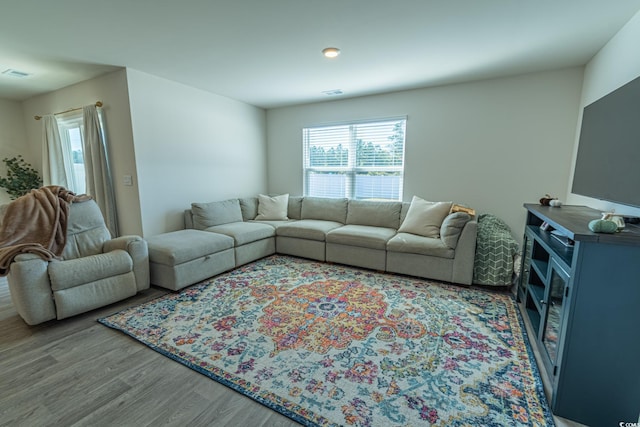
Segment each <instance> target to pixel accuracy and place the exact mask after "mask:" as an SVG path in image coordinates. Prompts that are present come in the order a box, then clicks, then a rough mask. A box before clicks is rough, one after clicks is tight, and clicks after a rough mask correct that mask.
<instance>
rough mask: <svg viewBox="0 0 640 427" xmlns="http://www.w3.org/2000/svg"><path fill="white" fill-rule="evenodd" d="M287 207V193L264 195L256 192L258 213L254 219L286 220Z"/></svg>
mask: <svg viewBox="0 0 640 427" xmlns="http://www.w3.org/2000/svg"><path fill="white" fill-rule="evenodd" d="M288 207H289V194H282V195H280V196H274V197H270V196H265V195H264V194H258V215H257V216H256V220H263V221H286V220H288V219H289V217H287V209H288Z"/></svg>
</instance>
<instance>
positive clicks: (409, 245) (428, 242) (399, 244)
mask: <svg viewBox="0 0 640 427" xmlns="http://www.w3.org/2000/svg"><path fill="white" fill-rule="evenodd" d="M387 251H389V252H404V253H410V254H419V255H428V256H435V257H440V258H450V259H451V258H453V257H454V255H455V251H454V250H453V249H451V248H449V247H447V245H445V244H444V242H443V241H442V240H441V239H437V238H433V237H423V236H418V235H416V234H411V233H398V234H396V235H395V237H393V238H391V240H389V242H388V243H387Z"/></svg>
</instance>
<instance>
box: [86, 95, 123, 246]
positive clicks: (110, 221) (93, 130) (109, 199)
mask: <svg viewBox="0 0 640 427" xmlns="http://www.w3.org/2000/svg"><path fill="white" fill-rule="evenodd" d="M82 117H83V123H84V134H83V136H82V144H83V153H84V164H85V169H86V177H87V194H90V195H92V196H93V198H94V199H95V201H96V203H97V204H98V206H100V210H101V211H102V215H103V216H104V220H105V223H106V224H107V227H108V228H109V230H110V231H111V234H112V236H113V237H117V236H118V235H119V232H118V218H117V215H116V199H115V195H114V191H113V185H112V180H111V171H110V169H109V159H108V156H107V147H106V145H105V140H104V132H103V130H102V124H101V121H100V117H99V116H98V109H97V108H96V106H95V105H87V106H86V107H83V108H82Z"/></svg>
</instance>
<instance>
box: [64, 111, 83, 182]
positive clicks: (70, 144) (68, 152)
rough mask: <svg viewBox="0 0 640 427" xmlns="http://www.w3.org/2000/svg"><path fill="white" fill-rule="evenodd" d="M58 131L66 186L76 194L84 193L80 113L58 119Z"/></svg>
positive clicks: (81, 121)
mask: <svg viewBox="0 0 640 427" xmlns="http://www.w3.org/2000/svg"><path fill="white" fill-rule="evenodd" d="M57 122H58V129H59V130H60V140H61V142H62V152H63V156H64V157H65V167H67V179H68V182H67V184H68V185H69V187H70V188H69V189H70V190H71V191H73V192H74V193H76V194H84V193H85V192H86V180H85V174H86V172H85V168H84V154H83V152H82V135H83V133H84V129H83V120H82V112H80V113H78V114H71V115H68V116H65V117H63V118H58V119H57Z"/></svg>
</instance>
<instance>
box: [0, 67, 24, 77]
mask: <svg viewBox="0 0 640 427" xmlns="http://www.w3.org/2000/svg"><path fill="white" fill-rule="evenodd" d="M2 74H4V75H5V76H11V77H18V78H23V77H28V76H30V75H31V74H29V73H25V72H24V71H18V70H14V69H13V68H9V69H7V70H4V71H3V72H2Z"/></svg>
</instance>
